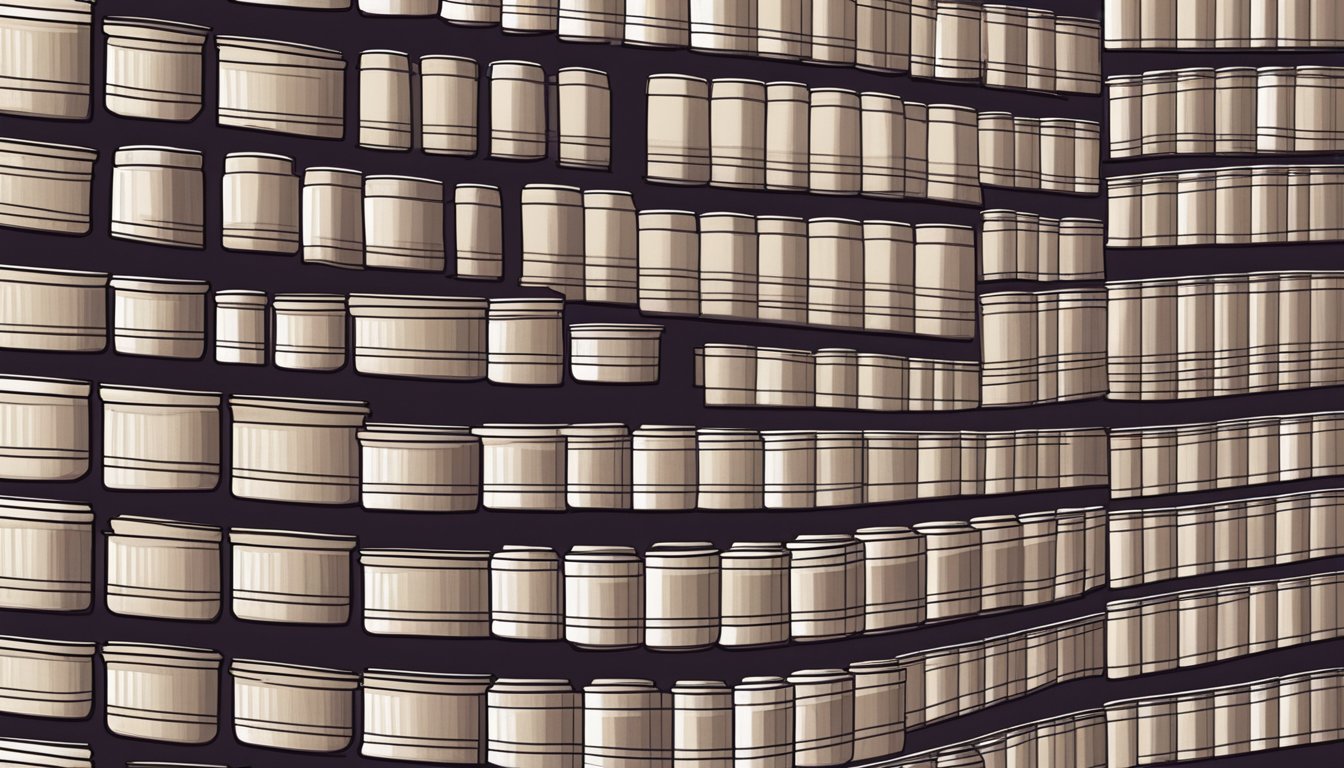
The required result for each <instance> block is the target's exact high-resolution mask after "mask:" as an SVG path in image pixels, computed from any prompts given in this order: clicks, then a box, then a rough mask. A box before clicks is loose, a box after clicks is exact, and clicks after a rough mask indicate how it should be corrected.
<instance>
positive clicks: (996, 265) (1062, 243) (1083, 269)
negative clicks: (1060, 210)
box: [980, 208, 1106, 282]
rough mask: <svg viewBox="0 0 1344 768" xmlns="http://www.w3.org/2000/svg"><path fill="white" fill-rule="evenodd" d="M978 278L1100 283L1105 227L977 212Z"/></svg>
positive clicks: (998, 211) (1017, 214)
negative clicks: (978, 225) (978, 220)
mask: <svg viewBox="0 0 1344 768" xmlns="http://www.w3.org/2000/svg"><path fill="white" fill-rule="evenodd" d="M980 216H981V225H980V279H981V280H1032V281H1040V282H1054V281H1058V280H1104V279H1106V260H1105V257H1104V255H1103V252H1104V247H1103V242H1104V240H1105V228H1106V225H1105V223H1104V222H1102V221H1100V220H1099V219H1083V218H1077V217H1072V216H1066V217H1064V218H1061V219H1056V218H1051V217H1049V216H1040V215H1038V214H1035V213H1026V212H1024V211H1010V210H1004V209H998V208H996V209H994V210H989V211H982V212H981V214H980Z"/></svg>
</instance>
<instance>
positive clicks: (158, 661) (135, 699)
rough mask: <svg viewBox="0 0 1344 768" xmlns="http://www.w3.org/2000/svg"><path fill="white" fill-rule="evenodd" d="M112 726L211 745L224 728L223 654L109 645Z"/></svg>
mask: <svg viewBox="0 0 1344 768" xmlns="http://www.w3.org/2000/svg"><path fill="white" fill-rule="evenodd" d="M102 655H103V664H104V666H105V667H106V668H107V693H106V697H107V699H106V710H107V729H108V730H109V731H111V732H112V733H114V734H116V735H118V736H124V737H127V738H132V739H146V740H149V741H167V742H174V743H178V744H207V743H209V742H211V741H213V740H214V738H215V735H216V734H217V733H218V732H219V722H218V719H219V664H220V661H221V659H222V658H223V657H222V656H221V655H220V654H219V652H217V651H211V650H207V649H204V648H182V647H178V646H173V645H150V644H146V643H120V642H113V643H104V644H103V649H102Z"/></svg>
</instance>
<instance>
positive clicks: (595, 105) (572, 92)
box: [555, 67, 611, 170]
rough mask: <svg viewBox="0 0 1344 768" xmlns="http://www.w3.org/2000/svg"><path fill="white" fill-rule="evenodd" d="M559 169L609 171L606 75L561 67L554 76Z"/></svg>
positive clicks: (609, 91) (608, 115)
mask: <svg viewBox="0 0 1344 768" xmlns="http://www.w3.org/2000/svg"><path fill="white" fill-rule="evenodd" d="M555 80H556V102H557V109H558V111H559V115H558V120H557V124H558V126H559V134H560V136H559V154H560V156H559V157H558V158H557V159H556V162H557V163H558V164H559V165H560V166H561V167H570V168H590V169H594V170H606V169H608V168H610V167H611V86H610V85H608V83H607V73H606V72H602V71H600V70H596V69H586V68H584V67H562V68H561V69H560V70H559V71H558V72H557V73H556V76H555Z"/></svg>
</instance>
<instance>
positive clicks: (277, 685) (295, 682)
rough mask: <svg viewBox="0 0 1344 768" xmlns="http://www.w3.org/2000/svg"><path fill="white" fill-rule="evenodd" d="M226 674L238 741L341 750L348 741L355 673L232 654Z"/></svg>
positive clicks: (297, 748) (356, 680)
mask: <svg viewBox="0 0 1344 768" xmlns="http://www.w3.org/2000/svg"><path fill="white" fill-rule="evenodd" d="M229 674H230V675H232V676H233V701H234V710H233V732H234V737H235V738H237V739H238V741H239V742H241V743H243V744H250V745H254V746H259V747H269V748H272V749H288V750H295V751H300V752H340V751H341V750H343V749H345V748H346V747H347V746H349V745H350V740H351V738H353V736H354V708H355V689H356V688H358V687H359V676H358V675H356V674H354V673H352V672H346V671H344V670H339V669H325V668H322V667H301V666H298V665H295V664H281V663H278V662H272V661H253V660H250V659H233V660H232V661H231V662H230V663H229Z"/></svg>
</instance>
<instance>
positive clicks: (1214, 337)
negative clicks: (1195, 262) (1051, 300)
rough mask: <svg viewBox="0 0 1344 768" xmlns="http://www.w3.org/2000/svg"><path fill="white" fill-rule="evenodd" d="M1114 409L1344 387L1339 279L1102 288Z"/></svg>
mask: <svg viewBox="0 0 1344 768" xmlns="http://www.w3.org/2000/svg"><path fill="white" fill-rule="evenodd" d="M1106 292H1107V297H1108V299H1107V305H1108V307H1109V318H1110V319H1109V322H1110V332H1109V335H1110V347H1109V349H1108V350H1107V356H1108V372H1109V379H1110V385H1109V390H1110V395H1109V397H1110V398H1111V399H1113V400H1177V399H1184V398H1192V397H1215V396H1225V395H1242V394H1247V393H1254V392H1281V391H1286V390H1294V389H1306V388H1308V387H1329V386H1335V385H1338V384H1341V383H1344V272H1325V271H1322V272H1305V271H1304V272H1296V271H1294V272H1252V273H1250V274H1233V275H1202V276H1191V277H1177V278H1163V279H1160V280H1126V281H1119V282H1111V283H1108V284H1107V286H1106Z"/></svg>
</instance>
